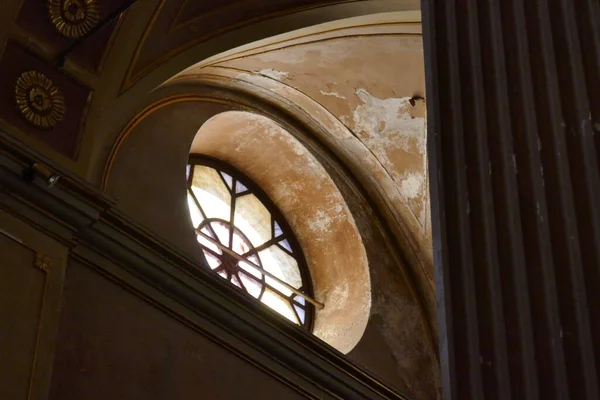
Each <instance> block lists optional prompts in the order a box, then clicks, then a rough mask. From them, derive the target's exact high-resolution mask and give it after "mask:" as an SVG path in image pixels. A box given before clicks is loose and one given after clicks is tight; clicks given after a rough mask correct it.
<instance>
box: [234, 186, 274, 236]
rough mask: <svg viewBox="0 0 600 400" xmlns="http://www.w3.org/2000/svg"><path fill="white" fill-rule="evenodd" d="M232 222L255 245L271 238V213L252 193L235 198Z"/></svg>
mask: <svg viewBox="0 0 600 400" xmlns="http://www.w3.org/2000/svg"><path fill="white" fill-rule="evenodd" d="M233 223H234V225H235V226H237V227H238V228H239V229H240V230H241V231H242V232H244V234H245V235H246V236H247V237H248V240H250V243H252V245H253V246H255V247H256V246H260V245H261V244H263V243H264V242H266V241H267V240H269V239H271V213H270V212H269V210H267V208H266V207H265V206H264V205H263V203H262V202H261V201H260V200H259V199H258V198H257V197H256V196H255V195H253V194H247V195H244V196H242V197H239V198H237V199H236V203H235V218H234V222H233Z"/></svg>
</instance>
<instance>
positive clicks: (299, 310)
mask: <svg viewBox="0 0 600 400" xmlns="http://www.w3.org/2000/svg"><path fill="white" fill-rule="evenodd" d="M294 308H295V309H296V313H297V314H298V316H299V317H300V322H302V323H304V319H305V317H306V311H304V309H303V308H300V307H298V306H297V305H295V304H294Z"/></svg>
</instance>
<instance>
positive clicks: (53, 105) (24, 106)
mask: <svg viewBox="0 0 600 400" xmlns="http://www.w3.org/2000/svg"><path fill="white" fill-rule="evenodd" d="M15 100H16V102H17V107H18V108H19V111H21V114H22V115H23V117H24V118H25V120H27V122H29V123H31V124H32V125H34V126H35V127H37V128H39V129H52V128H54V127H55V126H56V125H57V124H58V123H60V122H61V121H62V120H63V118H64V115H65V98H64V97H63V95H62V93H61V92H60V90H59V89H58V87H57V86H56V85H55V84H54V82H52V81H51V80H50V79H49V78H47V77H46V75H44V74H42V73H41V72H38V71H27V72H23V73H22V74H21V76H19V78H18V79H17V82H16V84H15Z"/></svg>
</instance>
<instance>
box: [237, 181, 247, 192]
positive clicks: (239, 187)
mask: <svg viewBox="0 0 600 400" xmlns="http://www.w3.org/2000/svg"><path fill="white" fill-rule="evenodd" d="M247 190H248V188H247V187H246V186H244V184H243V183H242V182H240V181H237V182H236V183H235V193H236V194H238V193H242V192H245V191H247Z"/></svg>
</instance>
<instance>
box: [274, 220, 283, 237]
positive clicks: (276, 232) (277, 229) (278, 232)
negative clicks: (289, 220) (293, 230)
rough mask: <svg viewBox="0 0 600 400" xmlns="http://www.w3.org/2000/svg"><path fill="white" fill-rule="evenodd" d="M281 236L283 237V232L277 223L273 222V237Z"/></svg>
mask: <svg viewBox="0 0 600 400" xmlns="http://www.w3.org/2000/svg"><path fill="white" fill-rule="evenodd" d="M281 235H283V230H282V229H281V227H280V226H279V224H278V223H277V221H273V237H277V236H281Z"/></svg>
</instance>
